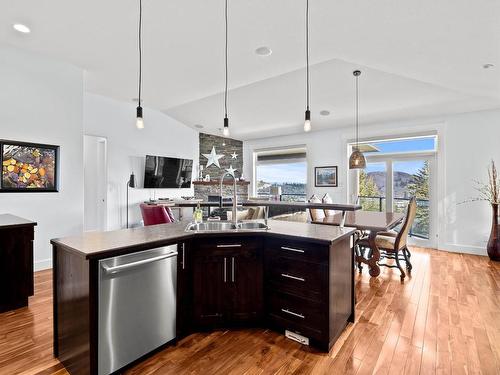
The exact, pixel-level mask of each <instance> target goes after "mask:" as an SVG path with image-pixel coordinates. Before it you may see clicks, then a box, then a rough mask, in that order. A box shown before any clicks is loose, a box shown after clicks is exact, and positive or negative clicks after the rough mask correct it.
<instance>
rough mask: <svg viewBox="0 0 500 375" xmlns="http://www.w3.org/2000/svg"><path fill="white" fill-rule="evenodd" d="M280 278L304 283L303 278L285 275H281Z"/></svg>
mask: <svg viewBox="0 0 500 375" xmlns="http://www.w3.org/2000/svg"><path fill="white" fill-rule="evenodd" d="M281 276H283V277H286V278H287V279H292V280H298V281H303V282H304V281H306V279H304V278H303V277H297V276H292V275H289V274H287V273H282V274H281Z"/></svg>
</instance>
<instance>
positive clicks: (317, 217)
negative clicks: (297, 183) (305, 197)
mask: <svg viewBox="0 0 500 375" xmlns="http://www.w3.org/2000/svg"><path fill="white" fill-rule="evenodd" d="M308 202H309V203H321V199H319V198H318V197H317V196H316V195H315V194H313V195H312V196H311V198H309V201H308ZM309 215H310V216H311V221H321V220H323V219H324V218H325V211H323V210H320V209H318V208H310V209H309Z"/></svg>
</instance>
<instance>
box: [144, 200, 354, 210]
mask: <svg viewBox="0 0 500 375" xmlns="http://www.w3.org/2000/svg"><path fill="white" fill-rule="evenodd" d="M144 203H147V204H161V205H165V206H171V207H196V206H197V205H200V206H201V207H219V206H220V203H219V202H206V201H201V202H200V201H199V200H196V199H195V200H193V201H189V200H182V201H179V200H175V201H169V200H162V199H160V200H156V201H146V202H144ZM256 206H265V207H291V208H302V209H304V210H305V209H308V208H309V209H311V208H312V209H318V210H333V211H342V212H346V211H358V210H361V208H362V207H361V206H360V205H358V204H344V203H309V202H284V201H268V200H253V199H251V200H245V201H242V202H238V207H256ZM223 207H232V203H230V202H224V203H223Z"/></svg>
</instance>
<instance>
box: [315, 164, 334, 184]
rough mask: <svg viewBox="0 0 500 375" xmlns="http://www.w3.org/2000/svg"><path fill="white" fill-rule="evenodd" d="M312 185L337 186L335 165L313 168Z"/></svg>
mask: <svg viewBox="0 0 500 375" xmlns="http://www.w3.org/2000/svg"><path fill="white" fill-rule="evenodd" d="M314 174H315V178H314V186H316V187H337V186H338V181H337V166H329V167H316V168H314Z"/></svg>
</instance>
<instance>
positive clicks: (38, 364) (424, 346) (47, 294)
mask: <svg viewBox="0 0 500 375" xmlns="http://www.w3.org/2000/svg"><path fill="white" fill-rule="evenodd" d="M411 251H412V258H411V260H412V263H413V271H412V272H411V274H409V275H408V277H407V278H406V279H405V281H404V283H400V281H399V274H398V271H397V270H393V269H386V268H382V273H381V274H380V276H379V277H378V278H371V277H370V276H369V275H368V272H367V269H366V267H365V268H364V271H363V273H362V274H356V278H355V282H356V301H357V303H356V321H355V322H354V323H352V324H350V325H349V326H348V327H347V328H346V330H345V331H344V332H343V333H342V335H341V337H340V338H339V340H338V341H337V343H336V344H335V345H334V346H333V348H332V350H331V351H330V352H329V353H321V352H319V351H317V350H315V349H314V348H309V347H303V346H301V345H299V344H298V343H296V342H293V341H290V340H288V339H286V338H285V337H284V335H282V334H279V333H277V332H273V331H271V330H267V329H250V330H234V331H227V330H221V331H215V332H203V333H196V334H193V335H190V336H188V337H186V338H184V339H182V340H180V341H179V342H178V343H177V345H175V346H171V347H167V348H165V349H164V350H162V351H160V352H158V353H156V354H154V355H153V356H151V357H150V358H148V359H146V360H145V361H143V362H142V363H140V364H137V365H136V366H134V367H133V368H130V369H128V370H127V371H125V374H128V375H139V374H140V375H163V374H165V375H170V374H174V375H181V374H203V375H206V374H208V375H210V374H231V375H240V374H244V375H268V374H269V375H271V374H314V375H323V374H358V375H361V374H372V373H373V374H391V375H396V374H398V375H399V374H423V375H427V374H439V375H444V374H499V373H500V263H498V262H497V263H494V262H491V261H489V259H488V258H486V257H479V256H474V255H464V254H458V253H448V252H443V251H436V250H431V249H424V248H412V249H411ZM51 288H52V274H51V271H50V270H49V271H41V272H37V273H36V274H35V296H34V297H32V298H30V305H29V307H27V308H22V309H18V310H15V311H11V312H6V313H3V314H0V374H1V375H4V374H6V375H7V374H8V375H11V374H22V375H67V372H66V370H65V369H64V367H63V366H62V365H61V364H60V363H59V361H58V360H57V359H55V358H53V357H52V289H51Z"/></svg>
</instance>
